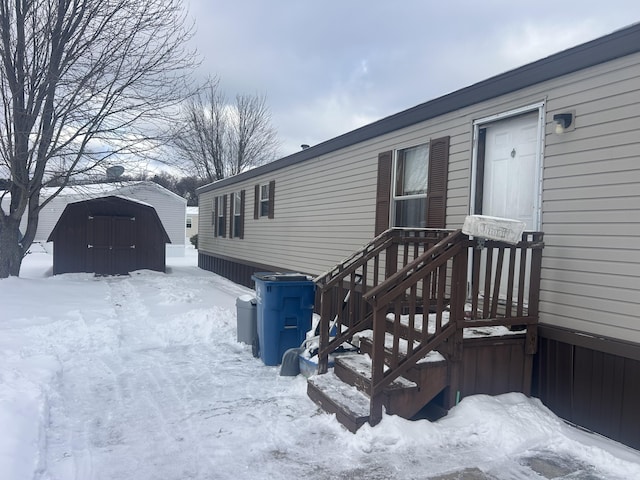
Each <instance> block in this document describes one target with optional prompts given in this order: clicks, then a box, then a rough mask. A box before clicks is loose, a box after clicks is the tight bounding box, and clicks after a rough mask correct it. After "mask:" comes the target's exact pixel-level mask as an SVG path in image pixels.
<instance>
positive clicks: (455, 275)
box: [364, 230, 468, 425]
mask: <svg viewBox="0 0 640 480" xmlns="http://www.w3.org/2000/svg"><path fill="white" fill-rule="evenodd" d="M467 246H468V237H467V236H466V235H465V234H463V233H462V231H461V230H455V231H453V232H451V233H450V234H449V235H448V236H447V237H446V238H444V239H443V240H441V241H440V242H438V243H437V244H436V245H434V246H433V247H432V248H431V249H429V250H428V251H426V252H424V253H423V254H422V255H420V256H419V257H418V258H416V259H415V260H414V261H413V262H410V263H409V264H407V265H406V266H405V267H404V268H402V269H400V270H399V271H398V272H396V273H395V274H393V275H391V276H390V277H389V278H387V279H386V280H385V281H384V282H382V283H381V284H380V285H378V286H377V287H375V288H373V289H371V290H370V291H368V292H367V293H365V294H364V298H365V300H366V301H368V302H369V303H371V305H372V306H373V309H374V314H373V351H372V355H371V357H372V359H371V360H372V361H371V386H370V388H371V391H370V399H371V407H370V423H371V424H372V425H375V424H376V423H377V422H379V421H380V419H381V418H382V404H383V400H382V394H383V390H384V388H385V387H386V386H388V385H389V384H391V383H392V382H393V381H394V380H396V379H397V378H398V377H400V376H401V375H403V374H404V373H405V372H406V371H407V370H408V369H410V368H411V367H413V366H415V365H416V364H417V362H418V361H419V360H421V359H422V358H424V357H425V356H426V355H427V354H428V353H429V352H431V351H433V350H434V349H435V348H437V347H438V346H440V345H441V344H442V343H443V342H445V341H447V340H448V339H450V338H451V337H453V336H454V335H455V334H456V332H457V331H458V330H459V329H458V325H457V324H458V322H459V320H460V318H459V317H462V315H463V307H464V293H465V285H466V258H467V257H466V253H467ZM451 259H454V262H455V263H454V266H453V272H452V278H451V282H452V284H455V288H452V298H451V299H450V301H451V308H450V310H451V311H450V315H451V316H450V318H449V323H448V324H446V325H445V326H444V327H442V328H440V329H438V328H436V332H435V334H434V335H432V336H427V340H426V341H424V342H419V347H418V348H417V349H415V350H414V349H413V348H412V351H411V354H410V355H409V354H408V355H407V356H406V357H405V358H404V359H403V360H402V361H400V362H399V363H398V364H397V365H396V366H395V367H389V368H388V369H387V370H386V371H385V359H384V348H385V332H386V325H385V324H386V310H387V305H389V304H390V303H391V302H392V301H394V300H395V299H396V298H398V297H399V296H402V295H404V293H405V292H406V291H407V289H409V288H412V286H413V285H416V284H417V283H418V282H419V281H421V280H423V279H424V278H425V277H426V276H427V275H429V274H431V273H433V272H434V271H435V270H436V269H439V268H441V267H442V266H443V265H444V266H446V263H447V262H448V261H449V260H451ZM438 294H439V295H440V294H441V292H438ZM442 301H443V299H441V298H439V299H438V302H439V303H440V302H442ZM424 315H425V314H424V312H423V316H424ZM426 315H427V317H428V313H427V314H426ZM423 322H424V320H423ZM422 328H423V329H424V328H425V324H424V323H423V327H422ZM408 353H409V352H408Z"/></svg>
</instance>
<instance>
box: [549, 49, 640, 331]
mask: <svg viewBox="0 0 640 480" xmlns="http://www.w3.org/2000/svg"><path fill="white" fill-rule="evenodd" d="M576 77H577V78H576V81H574V82H571V83H568V84H566V85H564V86H563V88H561V89H559V90H558V94H557V95H556V92H555V91H553V92H550V93H553V94H554V95H553V96H552V95H551V94H550V96H549V105H550V106H551V105H554V106H555V105H558V110H560V109H562V108H567V109H569V108H570V109H573V110H575V111H576V130H575V131H573V132H567V133H566V134H565V135H563V136H556V135H548V136H547V142H546V150H545V169H544V194H543V229H544V232H545V245H546V246H545V250H544V255H543V271H542V291H541V305H540V307H541V320H542V321H543V322H546V323H550V324H553V325H558V326H562V327H566V328H569V329H575V330H578V331H586V332H589V333H591V334H594V335H603V336H607V337H613V338H617V339H621V340H626V341H631V342H634V343H640V316H639V312H640V243H639V242H638V239H639V238H640V56H638V55H632V56H628V57H625V58H623V59H619V60H617V61H614V62H610V63H609V64H606V65H601V66H599V67H594V68H591V69H589V70H588V71H585V72H584V74H583V75H579V76H576Z"/></svg>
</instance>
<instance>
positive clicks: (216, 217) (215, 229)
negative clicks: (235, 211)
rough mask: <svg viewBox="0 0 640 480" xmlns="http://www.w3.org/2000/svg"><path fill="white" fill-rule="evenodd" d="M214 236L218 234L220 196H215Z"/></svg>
mask: <svg viewBox="0 0 640 480" xmlns="http://www.w3.org/2000/svg"><path fill="white" fill-rule="evenodd" d="M213 236H214V237H217V236H218V197H213Z"/></svg>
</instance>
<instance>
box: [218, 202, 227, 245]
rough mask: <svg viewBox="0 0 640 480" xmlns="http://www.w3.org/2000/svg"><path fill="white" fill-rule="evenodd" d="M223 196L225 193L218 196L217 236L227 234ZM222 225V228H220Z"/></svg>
mask: <svg viewBox="0 0 640 480" xmlns="http://www.w3.org/2000/svg"><path fill="white" fill-rule="evenodd" d="M224 197H225V195H220V196H218V219H217V222H218V236H219V237H224V236H226V234H227V231H226V230H227V229H226V225H225V223H226V222H225V218H224V217H225V211H224ZM221 219H222V220H221ZM221 226H222V228H220V227H221Z"/></svg>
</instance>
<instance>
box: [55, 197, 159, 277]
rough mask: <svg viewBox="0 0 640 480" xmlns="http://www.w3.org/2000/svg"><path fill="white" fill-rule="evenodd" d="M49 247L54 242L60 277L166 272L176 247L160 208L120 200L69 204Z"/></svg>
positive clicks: (57, 269) (109, 198)
mask: <svg viewBox="0 0 640 480" xmlns="http://www.w3.org/2000/svg"><path fill="white" fill-rule="evenodd" d="M47 241H49V242H53V274H54V275H57V274H59V273H70V272H94V273H96V274H98V275H123V274H127V273H129V272H131V271H134V270H140V269H149V270H156V271H160V272H164V271H165V265H166V255H165V244H167V243H171V240H170V239H169V236H168V235H167V232H166V230H165V229H164V227H163V226H162V222H161V221H160V218H159V217H158V213H157V212H156V210H155V208H153V207H152V206H151V205H148V204H145V203H141V202H138V201H135V200H131V199H128V198H124V197H118V196H108V197H98V198H92V199H89V200H84V201H80V202H74V203H70V204H68V205H67V206H66V208H65V209H64V212H63V213H62V215H61V216H60V219H59V220H58V222H57V223H56V226H55V227H54V229H53V231H52V232H51V234H50V235H49V238H48V240H47Z"/></svg>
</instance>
